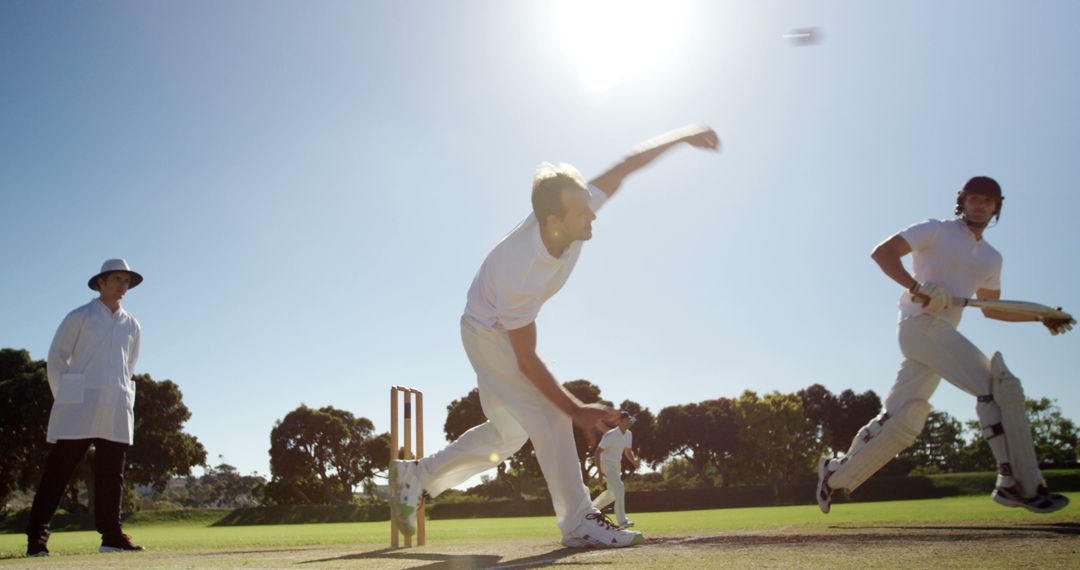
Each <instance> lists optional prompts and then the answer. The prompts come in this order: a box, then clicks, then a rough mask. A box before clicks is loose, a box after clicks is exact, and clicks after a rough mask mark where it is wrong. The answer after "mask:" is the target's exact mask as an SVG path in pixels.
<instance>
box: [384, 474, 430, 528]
mask: <svg viewBox="0 0 1080 570" xmlns="http://www.w3.org/2000/svg"><path fill="white" fill-rule="evenodd" d="M423 496H424V485H423V483H422V482H421V481H420V463H419V462H417V461H412V460H403V459H395V460H393V461H391V462H390V517H391V518H392V519H394V524H396V525H397V527H398V530H400V531H401V534H404V535H405V536H412V535H414V534H416V511H417V509H419V508H420V499H421V498H423Z"/></svg>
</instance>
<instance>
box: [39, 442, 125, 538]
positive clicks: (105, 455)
mask: <svg viewBox="0 0 1080 570" xmlns="http://www.w3.org/2000/svg"><path fill="white" fill-rule="evenodd" d="M91 444H93V446H94V526H95V527H96V528H97V531H98V532H100V533H101V534H102V536H106V537H116V536H119V535H120V534H121V530H120V526H121V525H120V501H121V497H122V494H123V489H124V460H125V458H126V455H127V449H128V445H127V444H126V443H117V442H115V441H109V440H107V439H98V438H95V439H61V440H57V442H56V444H55V445H53V446H52V450H50V451H49V459H48V460H47V461H46V462H45V471H44V472H43V473H42V474H41V482H40V483H38V488H37V493H36V494H35V495H34V506H33V507H31V508H30V521H29V522H28V523H27V525H26V535H27V537H29V538H30V540H34V539H35V538H40V539H42V540H49V522H50V521H51V520H52V517H53V515H54V514H56V509H57V507H59V506H60V499H61V498H62V497H63V495H64V489H65V488H66V487H67V484H68V481H70V480H71V475H72V473H74V472H75V468H76V467H78V465H79V462H80V461H82V458H83V456H84V455H86V450H88V449H90V445H91Z"/></svg>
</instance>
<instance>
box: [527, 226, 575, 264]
mask: <svg viewBox="0 0 1080 570" xmlns="http://www.w3.org/2000/svg"><path fill="white" fill-rule="evenodd" d="M540 231H541V230H540V222H539V221H537V222H536V231H535V232H533V235H532V242H533V248H534V249H535V250H536V255H538V256H539V257H540V259H541V260H543V261H545V262H548V263H554V262H556V261H559V259H560V258H558V257H555V256H554V255H551V252H550V251H548V248H547V246H546V245H544V238H542V237H540ZM566 249H567V250H569V249H570V247H569V246H567V248H566ZM563 255H566V251H565V250H564V251H563Z"/></svg>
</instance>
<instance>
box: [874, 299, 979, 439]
mask: <svg viewBox="0 0 1080 570" xmlns="http://www.w3.org/2000/svg"><path fill="white" fill-rule="evenodd" d="M897 336H898V337H899V340H900V352H901V353H902V354H903V355H904V361H903V362H902V363H901V364H900V370H899V371H897V373H896V382H895V383H894V384H893V386H892V389H891V390H889V395H888V396H887V397H886V398H885V411H886V412H888V413H889V414H890V415H892V414H895V413H896V412H897V411H898V410H899V409H900V408H902V407H903V406H904V405H905V404H907V403H908V402H910V401H912V400H915V399H918V400H929V399H930V396H931V395H933V394H934V390H937V387H938V384H939V383H940V382H941V379H942V378H945V379H946V380H948V381H949V382H950V383H951V384H953V385H955V386H956V387H957V388H960V389H961V390H963V391H965V392H967V393H968V394H971V395H972V396H985V395H987V394H990V359H988V358H987V357H986V355H985V354H983V353H982V351H981V350H979V349H978V347H976V346H975V345H974V344H972V343H971V341H969V340H968V339H967V338H965V337H964V335H962V334H960V332H959V331H957V330H956V327H955V326H953V324H952V323H950V322H949V321H946V320H945V319H943V318H940V317H937V316H935V315H918V316H915V317H911V318H908V319H904V320H903V321H901V322H900V326H899V331H898V335H897ZM977 408H978V407H977ZM981 415H982V414H981V413H980V416H981ZM995 421H1000V417H999V418H998V419H997V420H995Z"/></svg>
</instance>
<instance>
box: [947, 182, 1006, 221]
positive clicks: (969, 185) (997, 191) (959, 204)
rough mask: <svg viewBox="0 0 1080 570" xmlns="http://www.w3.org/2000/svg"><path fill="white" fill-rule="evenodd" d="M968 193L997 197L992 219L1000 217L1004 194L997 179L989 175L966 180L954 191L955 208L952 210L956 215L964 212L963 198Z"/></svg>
mask: <svg viewBox="0 0 1080 570" xmlns="http://www.w3.org/2000/svg"><path fill="white" fill-rule="evenodd" d="M968 194H980V195H982V196H990V197H991V198H997V208H995V209H994V219H995V220H1000V219H1001V206H1002V205H1004V204H1005V196H1002V194H1001V185H1000V184H998V183H997V180H994V179H993V178H990V177H989V176H976V177H974V178H972V179H971V180H968V181H967V182H966V183H965V184H964V187H963V188H961V189H960V191H959V192H957V193H956V208H954V209H953V212H954V213H955V214H956V215H958V216H959V215H962V214H963V213H964V198H966V197H967V195H968Z"/></svg>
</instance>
